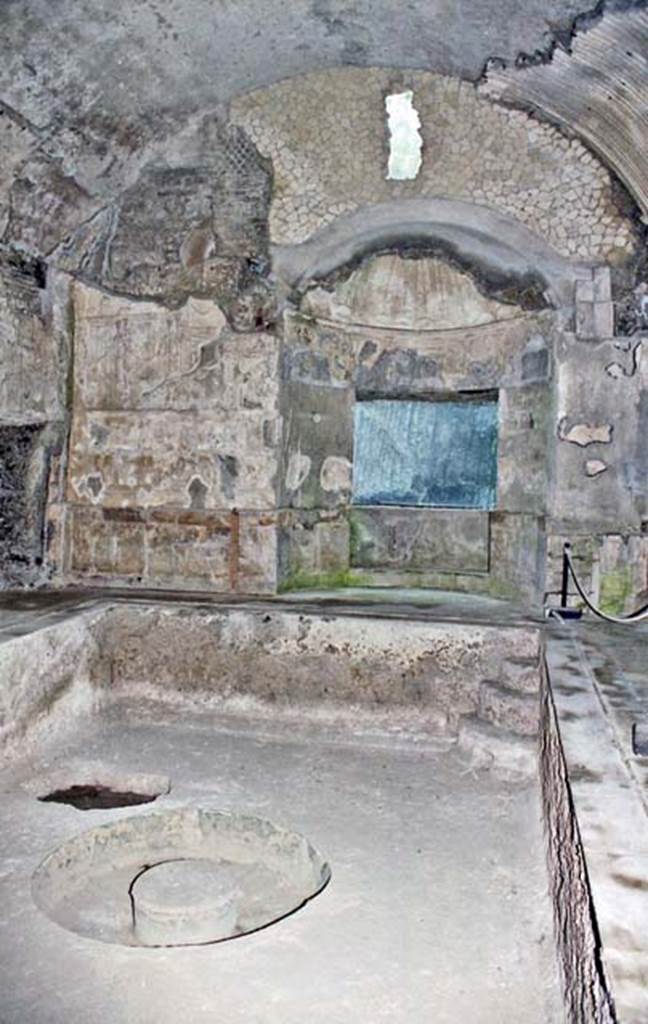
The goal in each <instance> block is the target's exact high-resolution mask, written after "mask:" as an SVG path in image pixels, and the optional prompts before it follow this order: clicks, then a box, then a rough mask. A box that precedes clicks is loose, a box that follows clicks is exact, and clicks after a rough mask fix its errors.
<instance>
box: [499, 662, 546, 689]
mask: <svg viewBox="0 0 648 1024" xmlns="http://www.w3.org/2000/svg"><path fill="white" fill-rule="evenodd" d="M501 673H502V675H501V682H502V683H503V684H504V686H508V687H510V689H511V690H518V691H519V692H520V693H538V691H539V689H540V680H541V667H540V665H539V664H538V662H537V661H536V660H535V659H532V658H505V659H504V660H503V661H502V669H501Z"/></svg>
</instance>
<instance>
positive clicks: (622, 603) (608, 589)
mask: <svg viewBox="0 0 648 1024" xmlns="http://www.w3.org/2000/svg"><path fill="white" fill-rule="evenodd" d="M632 592H633V585H632V571H631V570H630V569H629V568H625V569H614V570H613V571H611V572H606V573H604V574H603V576H602V577H601V588H600V597H599V604H600V607H601V611H603V612H607V614H608V615H619V613H620V612H623V611H625V607H626V602H627V600H628V598H630V597H631V596H632Z"/></svg>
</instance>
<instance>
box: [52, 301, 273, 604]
mask: <svg viewBox="0 0 648 1024" xmlns="http://www.w3.org/2000/svg"><path fill="white" fill-rule="evenodd" d="M74 310H75V350H74V392H73V405H72V424H71V435H70V442H69V455H68V465H67V478H66V491H65V500H64V527H63V552H62V558H63V564H64V566H65V569H66V571H67V572H68V573H70V574H71V575H72V577H76V576H79V577H83V578H88V577H92V576H102V575H106V576H110V577H113V578H117V579H123V580H124V581H131V582H132V581H140V582H141V580H142V579H146V580H147V582H148V583H151V584H153V585H166V586H182V585H186V586H192V585H200V584H203V585H209V586H210V587H212V588H214V589H236V588H237V586H238V584H239V581H240V582H241V585H245V586H249V587H251V588H252V589H265V588H266V587H270V588H272V587H273V585H274V576H275V570H274V560H273V551H274V547H273V545H274V541H273V531H272V528H271V525H272V522H273V510H274V507H275V484H274V479H275V474H276V468H277V452H278V444H279V410H278V371H277V367H278V349H277V345H276V341H275V339H274V338H272V337H271V336H269V335H266V334H263V333H258V334H254V335H243V334H234V333H233V332H232V331H231V330H230V329H229V328H228V326H227V321H226V319H225V317H224V315H223V314H222V313H221V311H220V309H219V308H218V306H216V305H215V304H214V303H213V302H208V301H205V300H198V299H190V300H189V301H188V302H187V303H186V304H185V305H184V306H183V307H181V308H180V309H179V310H168V309H164V308H163V307H160V306H158V305H155V304H153V303H150V302H140V303H134V302H132V301H131V302H129V301H128V300H125V299H121V298H116V297H111V296H107V295H105V294H103V293H101V292H98V291H97V290H95V289H91V288H88V287H86V286H84V285H82V284H80V283H77V284H76V285H75V289H74ZM233 510H236V511H235V512H233Z"/></svg>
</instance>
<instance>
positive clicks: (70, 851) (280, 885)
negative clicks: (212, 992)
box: [32, 808, 330, 946]
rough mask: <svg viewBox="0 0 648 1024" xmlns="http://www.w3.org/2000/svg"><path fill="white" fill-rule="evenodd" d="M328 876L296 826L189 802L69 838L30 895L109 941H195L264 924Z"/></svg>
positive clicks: (67, 923) (82, 930) (62, 919)
mask: <svg viewBox="0 0 648 1024" xmlns="http://www.w3.org/2000/svg"><path fill="white" fill-rule="evenodd" d="M329 878H330V869H329V867H328V864H326V862H325V861H324V860H323V859H322V857H321V856H320V854H319V853H318V852H317V850H315V849H314V848H313V847H312V846H311V844H310V843H309V842H308V841H307V840H306V839H305V838H304V837H303V836H301V835H299V834H298V833H296V832H289V831H286V830H285V829H282V828H279V827H277V826H276V825H273V824H272V822H269V821H265V820H263V819H261V818H253V817H249V816H246V815H238V814H225V813H222V812H218V811H205V810H196V809H195V808H184V809H182V808H181V809H177V810H171V811H166V812H162V813H157V814H145V815H140V816H138V817H136V818H124V819H122V820H120V821H117V822H114V823H111V824H108V825H102V826H100V827H99V828H95V829H91V830H90V831H89V832H83V833H82V834H81V835H79V836H76V837H74V838H73V839H70V840H68V841H67V842H65V843H63V844H62V845H61V846H59V847H58V848H57V849H56V850H54V851H53V852H52V853H50V854H49V855H48V856H47V857H46V858H45V860H44V861H43V863H42V864H41V865H40V866H39V867H38V868H37V869H36V871H35V872H34V875H33V879H32V894H33V898H34V902H35V903H36V905H37V906H38V907H39V909H40V910H42V911H43V912H44V913H45V914H47V916H48V917H49V918H51V919H52V920H53V921H55V922H56V923H57V924H60V925H62V927H64V928H67V929H68V930H70V931H73V932H77V933H78V934H81V935H85V936H88V937H90V938H93V939H98V940H100V941H102V942H114V943H121V944H123V945H127V946H190V945H198V944H204V943H209V942H219V941H222V940H224V939H230V938H235V937H237V936H239V935H245V934H246V933H248V932H252V931H256V930H257V929H259V928H263V927H266V926H267V925H269V924H272V923H273V922H275V921H278V920H279V919H280V918H282V917H286V916H287V915H288V914H291V913H292V912H293V911H295V910H297V909H298V908H299V907H301V906H302V905H303V904H304V903H306V902H307V901H308V900H309V899H311V898H312V897H313V896H315V895H317V893H318V892H320V891H321V889H323V888H324V886H325V885H326V883H327V882H328V880H329Z"/></svg>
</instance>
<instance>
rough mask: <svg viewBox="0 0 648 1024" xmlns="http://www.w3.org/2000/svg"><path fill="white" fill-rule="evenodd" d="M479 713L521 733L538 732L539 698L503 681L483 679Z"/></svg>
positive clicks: (486, 718) (499, 724)
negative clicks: (502, 682)
mask: <svg viewBox="0 0 648 1024" xmlns="http://www.w3.org/2000/svg"><path fill="white" fill-rule="evenodd" d="M477 715H478V717H479V718H481V719H482V720H483V721H485V722H490V723H491V725H494V726H497V727H498V728H499V729H505V730H506V731H508V732H512V733H515V734H516V735H518V736H537V735H538V730H539V728H540V700H539V697H538V695H537V694H532V693H522V692H520V691H518V690H513V689H511V688H510V687H509V686H503V685H502V684H501V683H498V682H493V681H490V680H484V682H482V683H481V685H480V687H479V698H478V705H477Z"/></svg>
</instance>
